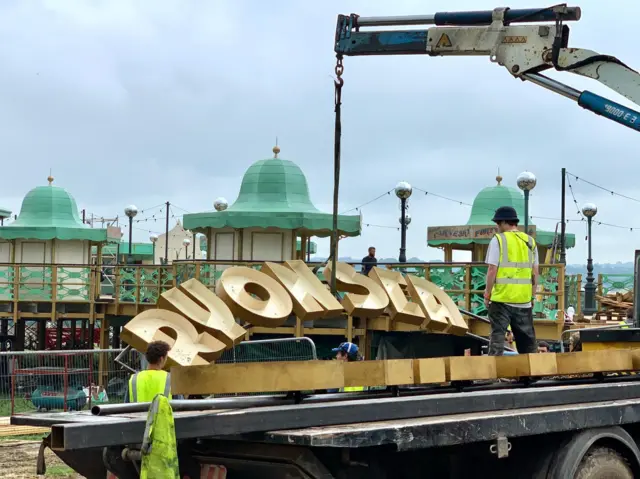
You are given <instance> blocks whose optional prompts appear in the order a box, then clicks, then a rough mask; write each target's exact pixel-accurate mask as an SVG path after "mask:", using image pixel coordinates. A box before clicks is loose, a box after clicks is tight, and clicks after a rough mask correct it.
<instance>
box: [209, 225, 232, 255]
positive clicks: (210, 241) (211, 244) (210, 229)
mask: <svg viewBox="0 0 640 479" xmlns="http://www.w3.org/2000/svg"><path fill="white" fill-rule="evenodd" d="M212 246H213V228H207V261H211V260H212V259H213V258H212V253H211V251H212ZM232 250H233V248H232Z"/></svg>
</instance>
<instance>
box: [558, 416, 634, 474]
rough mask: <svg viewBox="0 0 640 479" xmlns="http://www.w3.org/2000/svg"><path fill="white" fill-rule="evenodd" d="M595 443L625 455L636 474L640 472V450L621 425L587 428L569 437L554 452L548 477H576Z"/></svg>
mask: <svg viewBox="0 0 640 479" xmlns="http://www.w3.org/2000/svg"><path fill="white" fill-rule="evenodd" d="M595 445H601V446H607V447H610V448H611V449H615V450H616V451H617V452H619V453H621V454H622V455H624V457H625V459H627V460H628V461H629V465H630V466H631V469H632V471H633V472H634V475H638V474H640V450H639V449H638V446H637V444H636V441H635V440H634V439H633V437H631V435H630V434H629V433H628V432H627V431H625V430H624V429H623V428H621V427H620V426H614V427H607V428H596V429H586V430H584V431H581V432H579V433H577V434H574V435H573V436H572V437H571V438H569V439H568V440H567V441H566V442H565V443H564V444H563V445H562V446H561V447H560V448H559V449H558V450H557V451H556V453H555V454H554V457H553V459H552V462H551V467H550V468H549V472H548V474H547V479H567V478H570V477H574V476H575V474H576V471H577V470H578V466H579V465H580V463H581V461H582V459H583V458H584V456H585V455H586V454H587V452H588V451H589V450H590V449H591V448H592V447H593V446H595Z"/></svg>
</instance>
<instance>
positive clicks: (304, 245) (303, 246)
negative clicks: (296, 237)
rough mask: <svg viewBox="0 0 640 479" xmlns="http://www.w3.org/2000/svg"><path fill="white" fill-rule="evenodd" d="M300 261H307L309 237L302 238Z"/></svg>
mask: <svg viewBox="0 0 640 479" xmlns="http://www.w3.org/2000/svg"><path fill="white" fill-rule="evenodd" d="M296 249H297V245H296ZM298 259H301V260H302V261H306V260H307V236H304V235H303V236H300V257H299V258H298Z"/></svg>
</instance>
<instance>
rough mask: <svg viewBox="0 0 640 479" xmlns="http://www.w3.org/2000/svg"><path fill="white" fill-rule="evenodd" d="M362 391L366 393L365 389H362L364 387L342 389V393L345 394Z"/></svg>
mask: <svg viewBox="0 0 640 479" xmlns="http://www.w3.org/2000/svg"><path fill="white" fill-rule="evenodd" d="M360 391H364V387H362V386H351V387H346V388H342V392H345V393H355V392H360Z"/></svg>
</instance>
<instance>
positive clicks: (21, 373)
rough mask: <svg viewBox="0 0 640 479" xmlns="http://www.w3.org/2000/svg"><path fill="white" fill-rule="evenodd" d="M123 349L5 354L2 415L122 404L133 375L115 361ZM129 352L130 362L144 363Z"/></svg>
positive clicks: (0, 364) (0, 367)
mask: <svg viewBox="0 0 640 479" xmlns="http://www.w3.org/2000/svg"><path fill="white" fill-rule="evenodd" d="M122 351H123V350H121V349H95V350H77V351H20V352H0V416H9V415H14V414H20V413H26V412H33V411H40V410H45V411H47V410H61V411H77V410H82V409H87V408H90V407H91V405H92V404H96V403H105V402H108V403H119V402H122V401H123V399H124V396H125V391H126V388H127V387H128V379H129V376H130V372H129V371H127V370H125V369H123V368H122V367H121V366H119V365H118V364H117V363H116V362H115V358H116V356H117V355H118V354H119V353H122ZM129 354H130V358H129V363H130V364H136V363H139V362H140V361H139V354H138V353H137V352H136V351H130V352H129Z"/></svg>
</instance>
